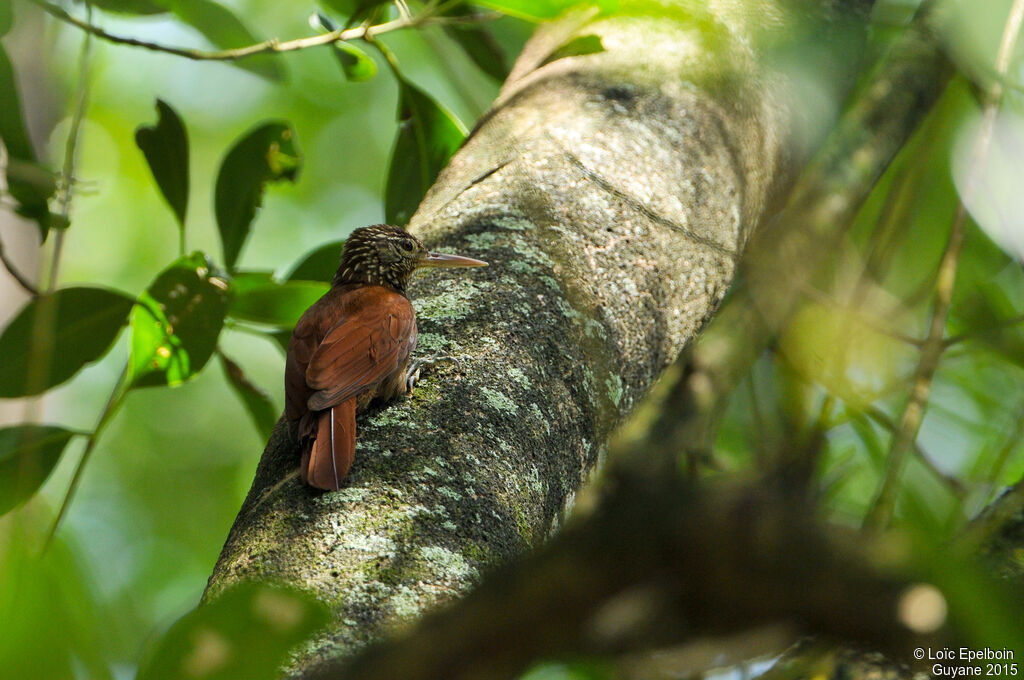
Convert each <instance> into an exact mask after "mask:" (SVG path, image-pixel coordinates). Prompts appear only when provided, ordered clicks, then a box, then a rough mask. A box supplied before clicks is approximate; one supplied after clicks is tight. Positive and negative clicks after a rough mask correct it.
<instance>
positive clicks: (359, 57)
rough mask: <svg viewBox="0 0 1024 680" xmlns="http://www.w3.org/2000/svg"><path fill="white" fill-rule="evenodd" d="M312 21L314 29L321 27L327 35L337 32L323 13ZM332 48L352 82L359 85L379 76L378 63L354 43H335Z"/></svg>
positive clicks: (335, 27) (314, 16)
mask: <svg viewBox="0 0 1024 680" xmlns="http://www.w3.org/2000/svg"><path fill="white" fill-rule="evenodd" d="M310 21H311V22H312V23H313V27H314V28H316V27H317V26H319V27H320V28H321V29H322V30H323V31H324V32H325V33H330V32H331V31H334V30H337V26H335V24H334V22H333V21H331V20H330V19H328V18H327V17H326V16H324V15H323V13H322V12H316V13H315V14H313V16H312V17H311V19H310ZM331 47H332V48H333V51H334V56H335V57H336V58H337V60H338V63H339V64H341V70H342V71H343V72H344V73H345V77H346V78H348V79H349V80H350V81H352V82H356V83H359V82H363V81H364V80H369V79H370V78H372V77H374V76H375V75H377V63H376V62H375V61H374V60H373V59H371V58H370V56H369V55H368V54H366V52H363V51H362V50H361V49H359V48H358V47H356V46H355V45H353V44H352V43H348V42H334V43H331Z"/></svg>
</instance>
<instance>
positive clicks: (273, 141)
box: [214, 122, 301, 271]
mask: <svg viewBox="0 0 1024 680" xmlns="http://www.w3.org/2000/svg"><path fill="white" fill-rule="evenodd" d="M300 165H301V158H300V156H299V149H298V145H297V143H296V139H295V132H294V131H293V130H292V128H291V126H290V125H288V124H287V123H283V122H272V123H265V124H263V125H261V126H259V127H258V128H256V129H255V130H252V131H251V132H249V133H247V134H246V135H245V136H244V137H242V139H241V140H240V141H239V142H238V143H237V144H235V146H234V147H232V148H231V150H230V151H228V153H227V156H225V157H224V161H223V162H222V163H221V166H220V171H219V172H218V173H217V186H216V189H215V192H214V212H215V213H216V216H217V229H218V230H219V231H220V240H221V244H222V245H223V247H224V263H225V265H227V267H228V269H229V270H230V271H234V269H235V262H237V260H238V255H239V253H240V252H241V251H242V245H243V244H244V243H245V239H246V237H247V236H248V235H249V229H250V227H251V225H252V220H253V218H254V217H255V216H256V209H257V208H258V207H259V206H260V205H261V203H262V200H263V190H264V187H265V185H266V183H267V182H276V181H280V180H282V179H287V180H289V181H292V182H294V181H295V178H296V177H297V176H298V174H299V166H300Z"/></svg>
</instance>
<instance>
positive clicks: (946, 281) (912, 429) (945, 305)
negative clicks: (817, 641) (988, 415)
mask: <svg viewBox="0 0 1024 680" xmlns="http://www.w3.org/2000/svg"><path fill="white" fill-rule="evenodd" d="M1022 19H1024V0H1014V3H1013V6H1012V7H1011V8H1010V14H1009V16H1008V17H1007V20H1006V27H1005V28H1004V30H1003V37H1002V40H1001V41H1000V44H999V53H998V55H997V57H996V70H997V71H998V72H999V73H1001V74H1005V73H1006V71H1007V69H1008V67H1009V64H1010V55H1011V54H1012V53H1013V47H1014V45H1015V44H1016V42H1017V36H1018V34H1019V33H1020V26H1021V21H1022ZM1002 93H1003V86H1002V84H1001V83H1000V82H998V81H996V82H993V83H992V86H991V87H990V88H989V91H988V96H987V97H986V101H985V107H984V112H983V114H982V123H981V129H980V131H979V133H978V138H977V141H976V143H975V147H974V152H973V154H972V157H971V164H970V166H969V172H968V175H967V182H966V184H965V186H964V190H963V192H962V193H961V196H960V201H959V203H958V205H957V210H956V216H955V217H954V218H953V224H952V226H951V227H950V232H949V240H948V241H947V243H946V249H945V251H944V252H943V254H942V261H941V263H940V264H939V271H938V275H937V276H936V280H935V304H934V306H933V308H932V317H931V322H930V324H929V328H928V336H927V337H926V338H925V341H924V345H923V347H922V348H921V358H920V359H919V360H918V363H917V369H916V370H915V372H914V384H913V387H912V389H911V393H910V399H909V400H908V401H907V405H906V407H905V408H904V409H903V415H902V416H901V417H900V425H899V430H898V432H897V433H896V434H895V435H894V436H893V439H892V446H891V447H890V449H889V457H888V463H887V465H886V470H885V476H884V478H883V479H882V483H881V484H880V486H879V489H878V493H877V494H876V496H875V501H874V503H872V505H871V508H870V509H869V510H868V514H867V516H866V517H865V518H864V528H865V529H867V530H880V529H884V528H885V527H887V526H888V525H889V522H890V520H891V519H892V515H893V510H894V509H895V506H896V496H897V494H898V491H899V479H900V473H901V472H902V469H903V461H904V458H905V457H906V454H907V451H908V450H910V448H911V445H912V444H913V442H914V441H915V440H916V439H917V434H918V432H919V431H920V429H921V422H922V420H923V419H924V412H925V408H926V406H927V403H928V396H929V393H930V392H931V386H932V379H933V378H934V376H935V371H936V370H937V369H938V365H939V360H940V359H941V357H942V353H943V351H944V350H945V348H946V345H945V341H944V338H943V336H944V335H945V330H946V318H947V317H948V315H949V309H950V303H951V302H952V298H953V286H954V285H955V283H956V271H957V266H958V264H959V262H960V251H961V248H962V246H963V240H964V227H965V225H966V223H967V208H966V207H965V202H966V201H967V200H969V199H970V196H971V194H973V193H974V186H975V184H976V183H977V181H978V180H977V178H978V171H979V168H980V165H981V163H982V161H983V160H984V158H985V156H986V155H988V148H989V146H990V144H991V142H992V130H993V127H994V126H995V121H996V114H997V112H998V104H999V100H1000V98H1001V97H1002Z"/></svg>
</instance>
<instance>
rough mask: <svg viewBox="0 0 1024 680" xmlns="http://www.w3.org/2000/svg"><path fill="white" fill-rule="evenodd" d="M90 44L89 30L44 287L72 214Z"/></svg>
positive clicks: (53, 282)
mask: <svg viewBox="0 0 1024 680" xmlns="http://www.w3.org/2000/svg"><path fill="white" fill-rule="evenodd" d="M85 16H86V17H87V19H88V22H91V21H92V4H91V3H89V2H86V3H85ZM91 48H92V36H91V35H90V34H88V33H86V34H85V38H84V39H83V40H82V50H81V52H80V53H79V55H78V92H77V100H76V102H75V110H74V112H73V113H72V114H71V129H70V130H69V131H68V139H67V142H66V143H65V145H64V167H63V168H62V169H61V197H60V216H61V217H62V218H63V219H62V220H61V221H62V222H63V225H62V227H61V228H60V229H58V230H57V233H56V234H55V235H54V240H53V256H52V259H51V260H50V274H49V276H48V277H47V283H46V289H47V290H48V291H51V290H53V289H54V288H55V287H56V286H57V275H58V273H59V271H60V256H61V253H62V252H63V250H64V232H65V231H66V225H67V223H68V217H69V215H70V214H71V196H72V190H71V187H72V186H73V185H74V174H75V152H76V149H77V147H78V133H79V131H80V130H81V128H82V119H83V118H84V117H85V110H86V108H87V106H88V103H89V52H90V50H91Z"/></svg>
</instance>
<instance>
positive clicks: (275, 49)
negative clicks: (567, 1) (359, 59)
mask: <svg viewBox="0 0 1024 680" xmlns="http://www.w3.org/2000/svg"><path fill="white" fill-rule="evenodd" d="M28 2H31V3H32V4H34V5H36V6H37V7H39V8H40V9H42V10H43V11H44V12H46V13H47V14H49V15H51V16H53V17H54V18H56V19H59V20H60V21H63V22H64V23H66V24H69V25H71V26H74V27H76V28H79V29H81V30H83V31H85V32H86V33H89V34H90V35H94V36H96V37H97V38H100V39H102V40H106V41H107V42H110V43H114V44H117V45H128V46H131V47H142V48H144V49H147V50H152V51H154V52H163V53H165V54H173V55H175V56H178V57H184V58H186V59H192V60H194V61H235V60H237V59H243V58H245V57H251V56H254V55H257V54H271V53H274V54H277V53H282V52H295V51H297V50H304V49H308V48H310V47H320V46H323V45H330V44H331V43H334V42H345V41H348V40H358V39H361V38H372V37H374V36H378V35H383V34H385V33H390V32H391V31H398V30H401V29H404V28H414V27H417V26H424V25H428V24H439V23H466V22H467V21H471V20H473V21H476V20H478V21H486V20H488V19H490V18H493V15H489V14H479V15H468V16H462V17H458V18H448V17H442V16H436V13H437V11H435V10H432V9H430V8H427V9H424V10H423V11H422V12H420V13H419V14H417V15H415V16H403V17H402V18H400V19H395V20H394V21H388V22H386V23H383V24H377V25H375V26H356V27H353V28H346V29H337V30H334V31H329V32H327V33H323V34H321V35H314V36H309V37H307V38H295V39H293V40H285V41H281V40H279V39H277V38H270V39H269V40H264V41H263V42H260V43H255V44H253V45H246V46H245V47H236V48H234V49H229V50H200V49H194V48H189V47H174V46H171V45H161V44H159V43H155V42H150V41H148V40H139V39H137V38H130V37H125V36H120V35H115V34H113V33H108V32H107V31H105V30H103V29H102V28H100V27H99V26H96V25H94V24H92V23H90V22H89V21H85V20H82V19H79V18H78V17H76V16H74V15H72V14H70V13H68V12H67V11H65V10H64V9H63V8H61V7H58V6H57V5H54V4H52V3H49V2H46V0H28ZM438 7H444V5H438Z"/></svg>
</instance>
